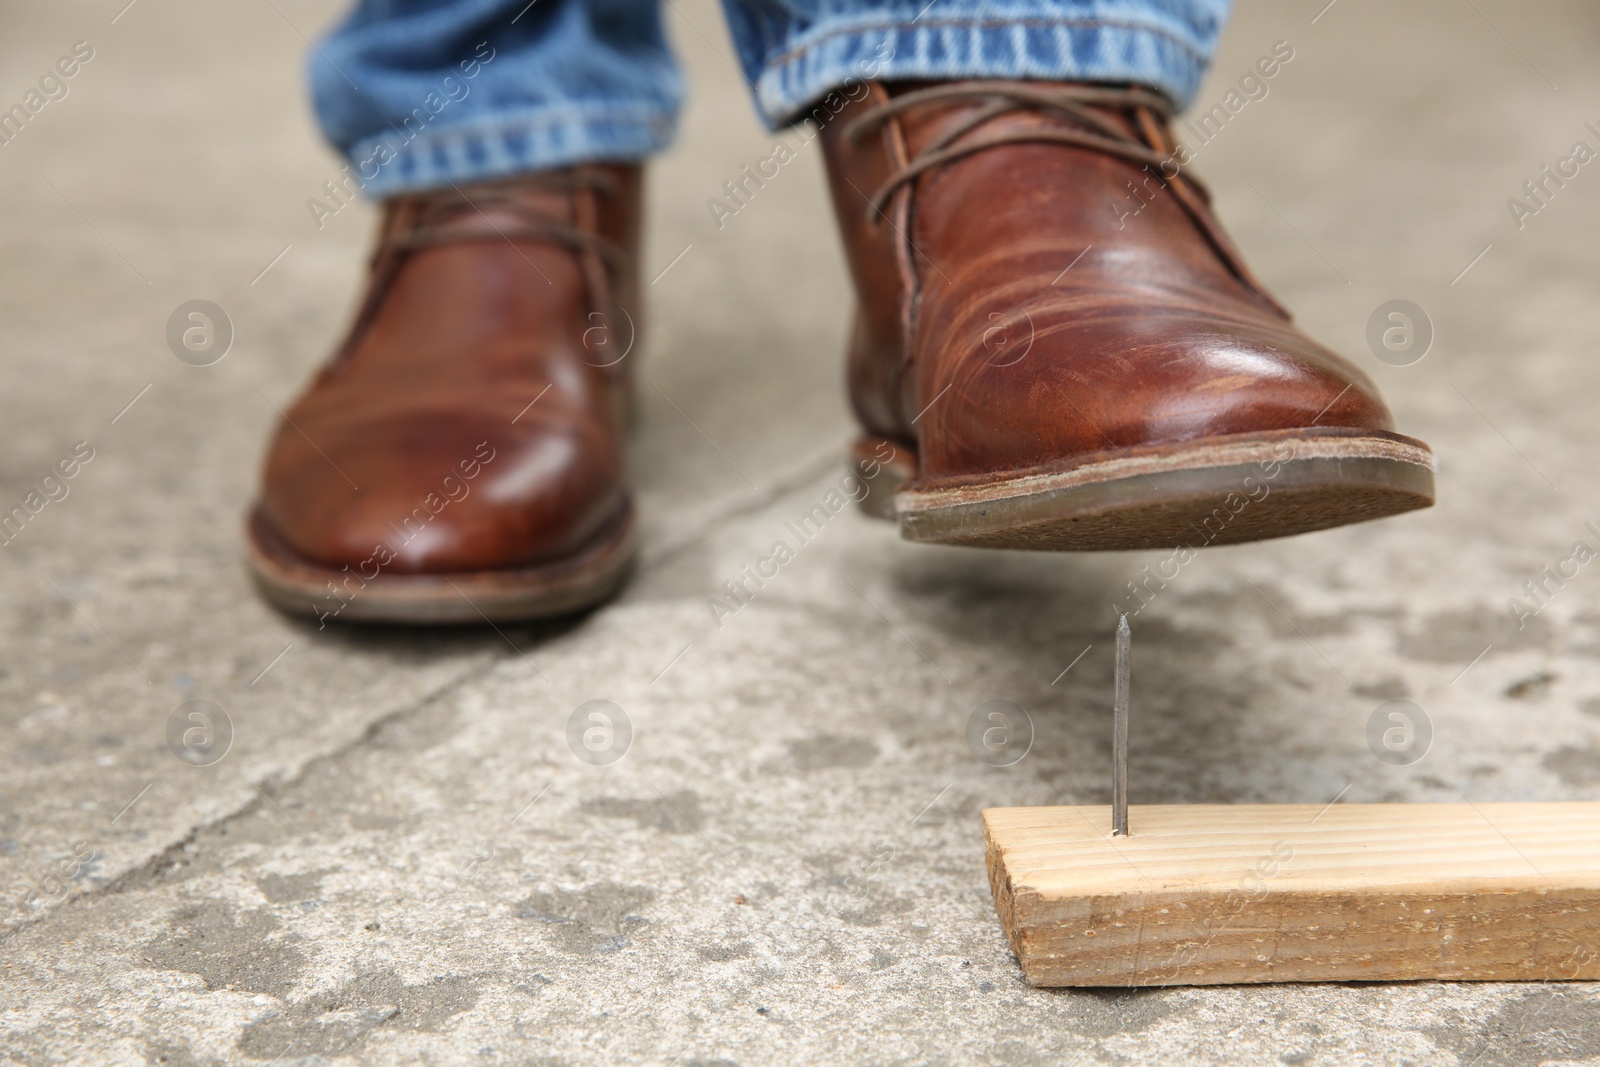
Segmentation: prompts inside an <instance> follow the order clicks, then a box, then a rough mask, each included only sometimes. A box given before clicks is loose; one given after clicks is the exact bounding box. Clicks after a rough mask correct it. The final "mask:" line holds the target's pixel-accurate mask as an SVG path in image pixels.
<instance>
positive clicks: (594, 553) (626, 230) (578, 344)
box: [247, 166, 641, 623]
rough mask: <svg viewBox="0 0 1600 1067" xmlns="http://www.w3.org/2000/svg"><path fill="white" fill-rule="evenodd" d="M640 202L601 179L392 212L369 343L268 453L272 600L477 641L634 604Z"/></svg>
mask: <svg viewBox="0 0 1600 1067" xmlns="http://www.w3.org/2000/svg"><path fill="white" fill-rule="evenodd" d="M640 184H641V181H640V171H639V168H638V167H632V166H593V167H579V168H574V169H569V170H563V171H553V172H548V173H544V174H537V175H532V176H529V177H526V178H520V179H517V180H514V181H506V182H496V183H489V184H481V185H471V186H467V187H464V188H461V189H459V190H457V189H454V188H452V189H448V190H442V191H438V192H429V193H425V194H421V195H415V196H401V197H397V198H395V199H393V200H390V201H388V202H387V204H386V206H385V209H384V217H383V223H382V226H381V229H380V231H379V238H378V248H377V251H376V252H375V253H374V255H373V259H372V275H371V280H370V282H369V284H368V287H367V291H366V296H365V298H364V299H363V300H362V303H361V306H360V309H359V311H358V312H357V314H356V319H355V323H354V325H353V326H352V328H351V330H350V334H349V336H348V337H347V338H346V339H345V341H344V343H343V345H342V346H341V347H340V349H339V350H338V352H337V353H336V354H335V355H334V357H333V359H332V360H331V361H330V362H329V363H328V365H327V366H325V367H324V368H323V369H322V371H321V372H320V373H319V374H318V375H317V377H316V379H315V380H314V381H313V382H312V383H311V386H310V388H309V389H307V391H306V393H305V395H303V396H302V397H301V398H300V399H299V400H298V401H296V402H295V404H294V406H293V407H291V408H290V409H289V410H288V412H287V413H286V414H285V417H284V420H283V422H282V423H281V424H280V425H279V427H278V431H277V435H276V437H275V438H274V440H273V442H272V447H271V449H270V451H269V452H268V454H267V459H266V471H265V476H264V479H263V488H262V493H261V499H260V501H259V503H258V504H257V505H256V507H255V509H254V511H253V513H252V514H251V515H250V517H249V521H248V524H247V525H248V544H249V563H250V567H251V569H252V571H253V572H254V574H255V577H256V579H257V581H258V583H259V585H260V587H261V588H262V590H263V591H264V592H265V593H266V595H267V597H268V598H269V599H271V600H272V601H273V602H274V603H276V604H277V605H279V606H280V607H282V608H284V609H286V610H289V611H293V612H300V613H311V614H315V615H317V616H318V617H319V618H322V619H323V620H327V619H329V618H337V619H340V620H343V621H348V620H377V621H387V622H414V623H457V622H468V623H470V622H482V621H484V620H493V621H500V620H513V619H528V618H538V617H544V616H551V615H558V614H563V613H567V612H571V611H574V610H577V609H581V608H584V607H588V606H590V605H593V604H596V603H598V602H600V601H602V600H604V599H606V598H607V597H608V596H610V595H611V594H612V593H613V592H614V591H615V590H616V589H617V587H618V586H619V585H620V583H621V581H622V580H623V578H624V576H625V572H626V568H627V565H628V562H629V560H630V558H631V555H632V548H633V528H634V515H633V505H632V501H631V497H630V494H629V490H628V485H627V480H626V476H625V472H624V462H623V459H624V457H623V447H622V440H621V436H622V431H623V424H624V408H625V404H626V399H627V385H628V374H627V366H628V364H629V360H628V359H627V357H628V356H629V355H630V350H631V348H632V346H633V341H634V338H635V337H636V335H637V333H638V329H639V313H638V281H637V260H638V256H637V250H638V242H639V225H640Z"/></svg>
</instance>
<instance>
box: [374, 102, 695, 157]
mask: <svg viewBox="0 0 1600 1067" xmlns="http://www.w3.org/2000/svg"><path fill="white" fill-rule="evenodd" d="M549 111H550V109H549V108H547V107H543V106H541V107H540V109H539V113H537V114H530V115H528V116H527V117H526V118H520V119H506V118H504V117H496V118H495V119H494V120H493V121H492V122H482V121H476V120H468V121H465V122H458V123H455V124H452V125H450V126H446V127H442V128H440V129H438V130H424V131H423V132H422V133H420V134H418V135H417V136H415V137H413V138H412V139H411V140H409V141H407V142H406V143H405V144H404V145H402V146H401V147H400V148H398V149H396V150H395V157H396V158H399V157H400V156H403V155H407V154H414V153H416V152H418V151H425V150H427V149H429V148H434V147H439V148H449V147H452V146H459V145H461V144H462V143H463V142H465V141H466V140H468V139H470V138H473V137H479V138H482V137H495V136H499V137H504V136H505V135H506V134H515V133H524V132H527V131H534V130H547V129H550V128H552V127H556V126H574V127H583V126H606V127H610V128H612V129H616V130H623V129H624V128H629V127H631V128H634V129H643V130H646V131H649V132H651V133H652V134H653V132H654V127H655V126H656V125H657V122H658V120H662V119H665V120H667V121H668V122H670V121H671V120H672V117H673V111H672V109H671V108H668V107H657V106H654V105H627V106H625V107H624V106H619V105H616V104H585V105H582V106H579V107H564V108H562V109H561V110H560V111H558V112H556V113H554V114H551V113H549ZM390 143H391V138H388V137H381V136H379V137H369V138H367V139H365V140H363V141H359V142H357V144H356V145H355V146H354V149H355V150H352V152H351V153H350V154H351V155H352V156H360V155H362V154H363V153H362V152H361V151H359V150H360V149H367V150H368V152H369V153H370V151H372V150H376V148H377V146H378V145H379V144H390Z"/></svg>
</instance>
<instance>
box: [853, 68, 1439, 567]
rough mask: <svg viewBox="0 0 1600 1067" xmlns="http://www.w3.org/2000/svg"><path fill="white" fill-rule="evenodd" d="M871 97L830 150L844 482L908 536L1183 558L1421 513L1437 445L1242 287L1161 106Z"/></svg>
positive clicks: (1264, 297) (1126, 92)
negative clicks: (844, 334) (1212, 548)
mask: <svg viewBox="0 0 1600 1067" xmlns="http://www.w3.org/2000/svg"><path fill="white" fill-rule="evenodd" d="M868 90H869V91H868V92H867V93H866V94H864V95H863V96H862V98H861V99H860V100H859V101H856V102H855V103H853V104H851V105H849V106H847V107H846V108H845V110H844V111H843V112H842V113H841V114H840V115H839V116H838V117H837V118H836V119H835V120H834V121H832V122H831V123H830V124H829V125H828V126H827V127H826V128H825V129H824V131H823V139H824V141H823V143H824V146H825V149H824V150H825V153H826V156H827V163H828V174H829V180H830V184H831V186H832V192H833V198H834V205H835V207H836V208H837V211H838V216H839V224H840V228H841V230H842V231H843V234H844V242H845V248H846V250H847V253H848V256H849V259H850V266H851V270H852V273H853V275H854V278H855V284H856V291H857V294H858V297H859V301H860V308H859V312H858V315H857V319H856V327H855V333H854V339H853V342H852V347H851V352H850V393H851V398H852V400H853V401H854V404H855V408H856V412H857V414H858V416H859V417H860V420H861V422H862V424H863V426H864V427H865V430H866V436H865V437H863V439H862V440H861V441H860V442H859V443H858V444H857V451H856V459H857V465H858V467H859V469H860V470H861V471H862V473H863V474H864V475H866V476H868V477H871V478H873V480H874V482H875V488H874V490H873V491H872V492H871V493H869V495H868V497H867V500H868V501H869V510H875V511H876V512H877V513H879V514H883V515H886V516H890V517H896V516H897V517H898V519H899V522H900V528H901V532H902V534H903V535H904V536H905V537H907V538H909V539H911V540H916V541H941V542H949V543H955V544H971V545H988V546H994V547H1002V548H1034V549H1058V550H1060V549H1130V548H1157V547H1182V546H1185V545H1187V546H1190V547H1193V548H1198V547H1201V546H1203V545H1207V544H1224V543H1229V542H1237V541H1250V540H1256V539H1260V538H1266V537H1281V536H1285V535H1288V534H1296V533H1302V532H1304V531H1307V530H1317V529H1322V528H1324V527H1329V526H1337V525H1340V524H1342V523H1348V522H1359V521H1362V520H1365V519H1373V518H1378V517H1380V516H1384V515H1392V514H1395V513H1397V512H1402V511H1408V510H1410V509H1412V508H1421V507H1427V506H1428V505H1430V504H1432V503H1433V455H1432V453H1431V452H1430V451H1429V449H1428V446H1427V445H1425V444H1423V443H1422V442H1421V441H1417V440H1414V439H1412V438H1409V437H1403V436H1401V435H1399V434H1397V433H1395V432H1394V421H1393V419H1392V417H1391V416H1390V414H1389V411H1388V409H1387V408H1385V406H1384V404H1383V401H1382V399H1381V398H1380V397H1379V396H1378V393H1377V389H1376V388H1375V387H1374V385H1373V383H1372V382H1371V381H1370V380H1369V379H1368V378H1367V376H1366V375H1365V374H1363V373H1362V372H1361V371H1359V370H1357V369H1356V368H1355V367H1354V366H1353V365H1351V364H1350V363H1349V362H1347V361H1345V360H1344V359H1341V358H1340V357H1339V356H1337V355H1335V354H1333V353H1332V352H1330V351H1328V350H1327V349H1325V348H1323V347H1322V346H1321V345H1318V344H1317V343H1316V342H1315V341H1312V340H1311V339H1310V338H1309V337H1307V336H1306V335H1304V334H1303V333H1301V332H1300V331H1298V330H1297V329H1295V327H1294V326H1293V324H1292V323H1291V322H1290V320H1289V315H1288V313H1287V312H1285V311H1284V310H1283V308H1282V307H1280V306H1279V305H1278V303H1277V302H1276V301H1275V300H1273V298H1272V297H1271V296H1270V295H1269V294H1268V293H1267V292H1266V290H1264V289H1263V288H1262V286H1261V284H1260V283H1259V282H1257V281H1256V280H1255V278H1254V277H1253V276H1252V275H1251V273H1250V271H1249V269H1248V268H1247V267H1246V266H1245V265H1244V263H1243V261H1242V260H1241V259H1240V257H1239V254H1238V252H1237V251H1235V249H1234V247H1233V245H1232V243H1231V242H1230V241H1229V240H1228V237H1227V235H1226V234H1225V233H1224V232H1223V231H1222V228H1221V226H1219V225H1218V223H1217V221H1216V220H1215V219H1214V218H1213V217H1212V214H1211V211H1210V208H1209V206H1208V197H1207V194H1206V192H1205V190H1204V189H1203V188H1202V187H1201V186H1200V185H1199V184H1198V183H1197V182H1196V181H1195V180H1194V179H1193V178H1192V177H1190V176H1189V175H1188V173H1187V171H1186V170H1184V169H1183V163H1184V162H1185V161H1186V160H1187V155H1186V154H1185V153H1184V152H1182V151H1181V150H1178V149H1177V147H1176V145H1175V143H1174V141H1173V138H1172V135H1171V133H1170V131H1169V129H1168V125H1167V118H1168V104H1167V102H1166V100H1165V98H1163V97H1161V96H1160V95H1158V94H1156V93H1155V92H1152V91H1150V90H1146V89H1141V88H1137V87H1113V86H1091V85H1082V84H1062V83H1045V82H1010V81H1007V82H995V81H983V82H977V81H969V82H950V83H942V84H934V85H931V86H928V85H923V86H911V85H900V86H891V87H888V88H886V87H885V86H883V85H879V84H873V85H870V86H868ZM880 487H881V488H880ZM891 492H892V497H891V495H890V494H891Z"/></svg>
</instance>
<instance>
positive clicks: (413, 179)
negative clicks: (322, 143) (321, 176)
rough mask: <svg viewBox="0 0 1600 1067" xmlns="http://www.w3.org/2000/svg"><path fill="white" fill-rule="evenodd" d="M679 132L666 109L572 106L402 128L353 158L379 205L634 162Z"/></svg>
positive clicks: (357, 149) (360, 147)
mask: <svg viewBox="0 0 1600 1067" xmlns="http://www.w3.org/2000/svg"><path fill="white" fill-rule="evenodd" d="M676 129H677V117H676V115H675V113H674V111H673V109H671V108H669V107H665V106H656V105H653V104H631V105H630V104H607V103H594V104H581V105H570V104H569V105H566V106H564V107H562V108H560V109H550V108H538V109H534V110H530V111H528V112H527V113H526V114H522V115H518V114H517V113H516V112H515V111H512V112H510V113H503V114H496V115H495V117H494V118H493V120H477V121H474V120H468V121H465V122H460V123H456V124H453V125H450V126H438V127H433V128H429V129H425V130H418V131H411V130H407V129H406V128H404V127H400V128H397V129H396V130H395V131H394V132H393V133H391V134H389V135H387V136H384V137H373V138H369V139H367V140H364V141H358V142H357V143H356V144H355V145H354V146H352V147H351V149H350V153H349V159H350V164H351V167H352V168H353V169H354V170H355V172H356V174H357V176H358V177H359V178H360V179H361V182H362V190H363V191H364V192H365V193H366V195H367V196H368V197H371V198H372V199H375V200H376V199H382V198H384V197H389V196H395V195H398V194H402V193H413V192H420V191H423V190H426V189H436V188H440V187H443V186H447V185H450V184H451V183H455V184H457V185H461V184H465V183H467V182H480V181H488V180H492V179H495V178H505V177H511V176H513V175H517V174H527V173H530V172H532V171H540V170H553V169H555V168H558V167H567V166H572V165H574V164H578V163H602V162H607V163H632V162H637V161H639V160H642V159H644V158H645V157H646V156H649V155H651V154H653V153H655V152H657V151H659V150H661V149H662V148H665V147H666V146H667V144H668V143H669V142H670V141H671V140H672V138H673V135H674V134H675V133H676Z"/></svg>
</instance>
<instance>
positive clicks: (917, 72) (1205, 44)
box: [755, 5, 1214, 129]
mask: <svg viewBox="0 0 1600 1067" xmlns="http://www.w3.org/2000/svg"><path fill="white" fill-rule="evenodd" d="M930 6H932V5H930ZM925 10H926V9H925ZM852 21H853V20H852ZM1213 44H1214V39H1213V40H1210V41H1205V40H1198V39H1194V36H1193V34H1191V33H1189V32H1185V29H1184V28H1182V27H1179V26H1176V25H1174V26H1165V25H1155V24H1141V23H1139V22H1137V21H1131V20H1128V21H1123V20H1113V19H1105V18H1062V17H1049V16H1042V15H1038V14H1028V15H1019V16H1015V17H1006V16H1004V15H994V16H972V17H957V18H939V17H937V16H936V15H932V14H930V15H928V16H926V17H918V18H916V19H913V20H911V21H909V22H907V21H887V22H877V23H872V22H867V21H866V20H863V21H862V23H861V24H858V25H847V26H840V25H839V24H838V23H837V22H834V23H833V24H831V25H829V26H827V27H826V28H822V27H819V28H818V29H817V30H816V31H814V32H813V33H811V34H807V35H805V36H803V37H801V38H800V40H799V42H798V44H797V45H796V46H795V47H793V48H791V49H789V50H788V51H786V52H785V53H784V54H782V55H780V56H776V57H774V58H773V59H772V60H770V61H769V62H767V63H766V64H765V65H764V67H763V68H762V71H761V74H760V76H759V77H758V78H757V80H756V85H755V97H756V108H757V109H758V110H759V111H760V112H761V116H762V118H763V119H765V120H766V122H767V124H768V125H769V126H771V127H772V128H774V129H777V128H779V127H782V126H785V125H789V124H792V123H795V122H799V121H802V120H804V119H805V118H806V117H807V114H806V111H807V108H808V107H810V106H811V105H812V104H814V103H816V102H817V101H819V100H821V99H822V98H823V97H825V96H827V95H828V94H829V93H830V92H832V91H833V90H834V89H837V88H839V87H840V86H842V85H846V84H850V83H852V82H858V81H866V80H869V79H870V80H877V81H893V80H897V79H898V80H912V79H952V78H1012V79H1039V80H1047V81H1099V82H1135V83H1139V84H1143V85H1149V86H1152V87H1154V88H1156V89H1158V90H1160V91H1161V92H1163V93H1165V94H1166V95H1167V96H1169V97H1171V98H1172V100H1173V101H1174V103H1176V104H1177V105H1178V106H1179V107H1183V106H1186V105H1187V104H1188V103H1189V102H1190V101H1191V100H1192V99H1193V98H1194V95H1195V93H1196V92H1197V91H1198V89H1199V87H1200V79H1201V77H1202V76H1203V75H1204V74H1205V71H1206V66H1207V64H1208V62H1209V59H1210V55H1211V48H1212V45H1213Z"/></svg>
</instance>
